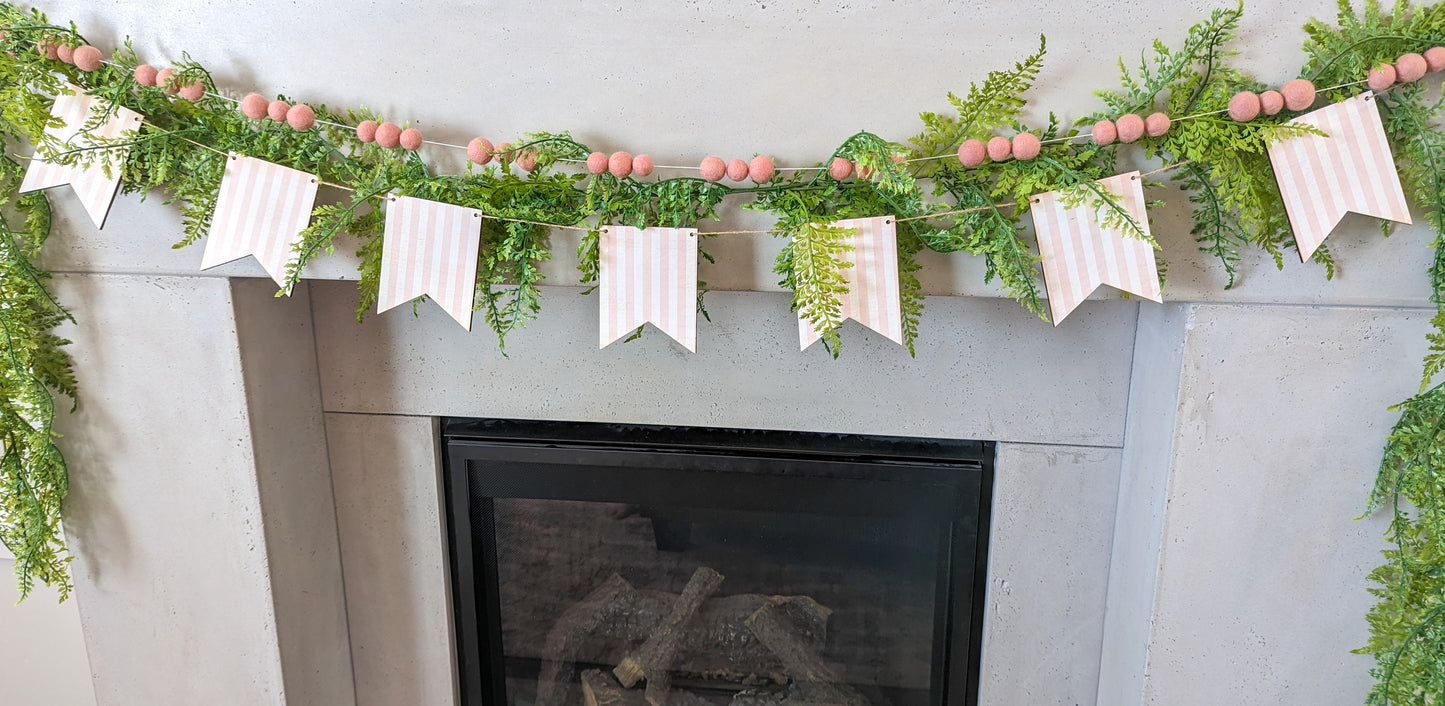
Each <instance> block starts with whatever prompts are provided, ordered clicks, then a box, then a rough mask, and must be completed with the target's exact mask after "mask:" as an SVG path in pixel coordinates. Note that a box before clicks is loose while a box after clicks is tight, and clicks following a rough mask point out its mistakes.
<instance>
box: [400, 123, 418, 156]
mask: <svg viewBox="0 0 1445 706" xmlns="http://www.w3.org/2000/svg"><path fill="white" fill-rule="evenodd" d="M397 143H398V144H400V145H401V148H402V149H404V150H406V151H408V152H415V151H417V149H419V148H420V147H421V130H418V129H416V128H414V127H409V128H407V129H405V130H402V131H401V134H400V135H398V136H397Z"/></svg>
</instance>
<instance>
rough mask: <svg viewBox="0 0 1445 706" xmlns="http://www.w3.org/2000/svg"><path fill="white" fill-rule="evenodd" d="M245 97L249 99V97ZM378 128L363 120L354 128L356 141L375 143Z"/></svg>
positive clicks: (371, 121) (374, 123)
mask: <svg viewBox="0 0 1445 706" xmlns="http://www.w3.org/2000/svg"><path fill="white" fill-rule="evenodd" d="M247 97H248V98H249V97H250V96H247ZM262 100H264V99H262ZM380 127H381V126H380V125H377V124H376V121H375V120H363V121H361V124H359V125H357V126H356V139H358V140H361V141H362V142H375V141H376V131H377V129H379V128H380Z"/></svg>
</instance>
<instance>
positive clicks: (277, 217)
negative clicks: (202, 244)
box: [201, 154, 320, 294]
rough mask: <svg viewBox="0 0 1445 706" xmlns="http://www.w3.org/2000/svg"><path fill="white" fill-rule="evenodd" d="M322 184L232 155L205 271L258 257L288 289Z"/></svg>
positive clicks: (213, 219)
mask: <svg viewBox="0 0 1445 706" xmlns="http://www.w3.org/2000/svg"><path fill="white" fill-rule="evenodd" d="M319 186H320V184H319V183H317V179H316V176H315V175H313V174H307V173H306V172H303V171H299V170H296V169H292V168H290V167H283V166H281V165H279V164H272V163H270V162H267V161H265V160H261V159H255V158H253V157H243V156H240V155H235V154H233V155H231V156H230V157H229V158H228V159H227V160H226V173H225V175H224V176H222V177H221V191H220V193H219V194H217V195H216V211H215V213H213V214H212V215H211V230H210V232H208V233H207V234H206V252H205V254H204V255H202V256H201V269H203V270H207V269H210V268H212V267H215V266H217V265H223V264H225V263H227V262H231V261H232V260H239V259H241V258H243V257H246V256H247V255H253V256H255V258H256V261H257V262H259V263H261V267H263V268H265V270H266V274H268V275H271V279H274V280H276V284H278V285H280V286H282V287H284V286H286V263H287V262H289V261H290V260H291V257H292V249H293V248H294V247H295V245H296V242H297V241H299V240H300V239H301V237H300V236H301V231H303V230H305V229H306V224H307V223H308V222H310V220H311V208H312V206H314V205H315V204H316V190H317V188H318V187H319ZM287 294H290V292H289V291H288V292H287Z"/></svg>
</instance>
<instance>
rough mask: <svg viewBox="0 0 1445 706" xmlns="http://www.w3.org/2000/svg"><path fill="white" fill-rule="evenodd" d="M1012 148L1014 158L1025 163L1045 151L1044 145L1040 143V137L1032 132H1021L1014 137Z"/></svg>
mask: <svg viewBox="0 0 1445 706" xmlns="http://www.w3.org/2000/svg"><path fill="white" fill-rule="evenodd" d="M1011 146H1012V148H1013V155H1014V158H1015V159H1018V160H1020V161H1024V162H1027V161H1029V160H1031V159H1033V158H1035V157H1037V156H1039V152H1040V151H1041V150H1043V143H1042V142H1039V137H1038V135H1035V134H1033V133H1032V132H1021V133H1019V134H1017V135H1014V139H1013V142H1012V145H1011Z"/></svg>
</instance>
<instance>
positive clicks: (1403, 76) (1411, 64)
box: [1395, 52, 1430, 83]
mask: <svg viewBox="0 0 1445 706" xmlns="http://www.w3.org/2000/svg"><path fill="white" fill-rule="evenodd" d="M1429 70H1430V67H1429V65H1428V64H1426V63H1425V57H1423V56H1421V55H1419V54H1415V53H1413V52H1412V53H1409V54H1401V55H1400V58H1398V59H1396V60H1395V77H1396V78H1397V79H1399V80H1400V83H1412V82H1415V81H1419V80H1420V79H1422V78H1424V77H1425V72H1426V71H1429Z"/></svg>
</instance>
